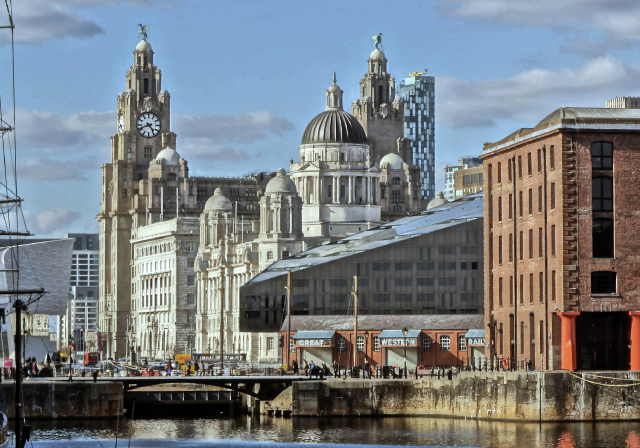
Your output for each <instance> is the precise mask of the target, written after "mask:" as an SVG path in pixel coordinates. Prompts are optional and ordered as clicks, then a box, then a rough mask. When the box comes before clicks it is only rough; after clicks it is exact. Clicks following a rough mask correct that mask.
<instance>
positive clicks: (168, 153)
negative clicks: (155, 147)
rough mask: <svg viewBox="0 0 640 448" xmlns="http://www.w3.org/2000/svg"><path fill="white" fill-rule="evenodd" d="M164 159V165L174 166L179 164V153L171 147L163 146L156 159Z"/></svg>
mask: <svg viewBox="0 0 640 448" xmlns="http://www.w3.org/2000/svg"><path fill="white" fill-rule="evenodd" d="M162 159H164V164H165V165H171V166H176V165H180V162H179V160H180V154H178V151H176V150H175V149H173V148H164V149H163V150H162V151H160V152H159V153H158V155H157V156H156V160H162Z"/></svg>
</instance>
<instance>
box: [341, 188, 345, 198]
mask: <svg viewBox="0 0 640 448" xmlns="http://www.w3.org/2000/svg"><path fill="white" fill-rule="evenodd" d="M345 193H346V187H345V186H344V185H340V197H341V198H343V197H345Z"/></svg>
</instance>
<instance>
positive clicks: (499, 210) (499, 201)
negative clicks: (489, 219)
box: [498, 196, 502, 222]
mask: <svg viewBox="0 0 640 448" xmlns="http://www.w3.org/2000/svg"><path fill="white" fill-rule="evenodd" d="M498 222H502V196H500V197H498Z"/></svg>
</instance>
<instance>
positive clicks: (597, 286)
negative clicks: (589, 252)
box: [591, 271, 616, 294]
mask: <svg viewBox="0 0 640 448" xmlns="http://www.w3.org/2000/svg"><path fill="white" fill-rule="evenodd" d="M615 293H616V273H615V272H611V271H596V272H592V273H591V294H615Z"/></svg>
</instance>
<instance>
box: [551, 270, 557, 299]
mask: <svg viewBox="0 0 640 448" xmlns="http://www.w3.org/2000/svg"><path fill="white" fill-rule="evenodd" d="M551 300H552V301H553V302H555V301H556V271H551Z"/></svg>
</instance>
